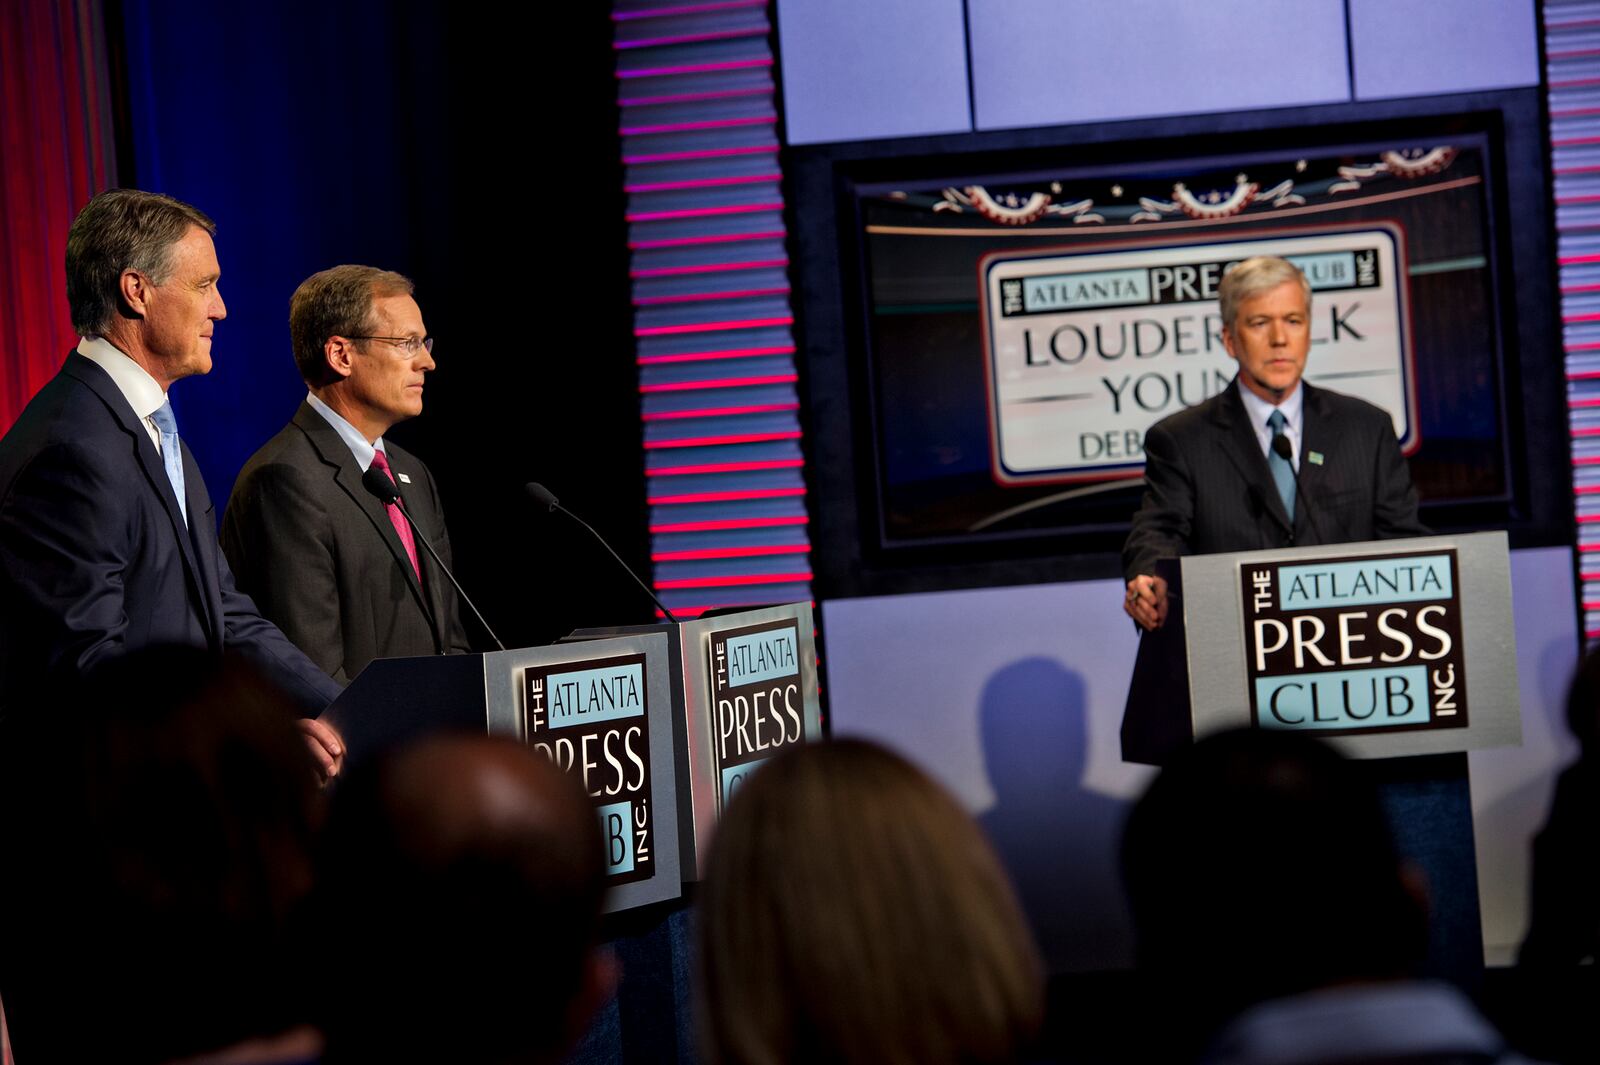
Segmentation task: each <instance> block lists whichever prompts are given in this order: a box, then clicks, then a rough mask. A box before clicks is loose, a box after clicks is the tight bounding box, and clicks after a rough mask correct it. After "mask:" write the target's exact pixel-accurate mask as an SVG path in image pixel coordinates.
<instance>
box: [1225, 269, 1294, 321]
mask: <svg viewBox="0 0 1600 1065" xmlns="http://www.w3.org/2000/svg"><path fill="white" fill-rule="evenodd" d="M1286 281H1293V282H1295V283H1296V284H1298V285H1299V286H1300V291H1301V292H1304V293H1305V296H1306V310H1308V311H1309V310H1310V309H1311V282H1310V281H1309V280H1307V278H1306V275H1305V273H1304V272H1303V271H1302V270H1301V269H1300V268H1299V267H1298V266H1296V265H1295V264H1294V263H1292V262H1290V261H1289V260H1288V259H1282V258H1279V257H1278V256H1276V255H1257V256H1256V257H1255V258H1253V259H1246V260H1245V261H1244V262H1242V263H1239V264H1238V265H1237V266H1235V267H1234V268H1233V269H1232V270H1229V271H1228V272H1227V273H1226V274H1224V275H1223V276H1222V284H1221V285H1219V286H1218V288H1217V301H1218V302H1219V303H1220V304H1221V305H1222V325H1223V328H1225V329H1232V328H1233V322H1234V319H1236V318H1238V317H1239V304H1241V303H1243V302H1244V301H1245V300H1247V299H1250V298H1251V297H1253V296H1259V295H1261V294H1262V293H1263V292H1270V291H1271V290H1273V289H1275V288H1277V287H1278V286H1279V285H1281V284H1283V283H1284V282H1286Z"/></svg>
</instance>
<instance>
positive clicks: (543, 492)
mask: <svg viewBox="0 0 1600 1065" xmlns="http://www.w3.org/2000/svg"><path fill="white" fill-rule="evenodd" d="M522 487H523V491H525V492H527V493H528V496H529V497H530V498H531V499H532V500H533V501H534V502H535V503H537V504H539V505H540V506H541V507H544V508H545V509H546V510H547V511H557V510H559V511H561V513H563V514H565V515H566V516H567V517H569V518H571V519H572V520H573V521H575V522H577V523H578V524H579V525H582V526H583V527H584V528H585V529H588V530H589V535H590V536H593V537H594V538H595V539H596V540H599V541H600V546H601V547H603V548H605V549H606V550H607V551H610V552H611V557H612V558H614V559H616V560H617V565H619V566H621V567H622V568H623V569H624V570H626V571H627V573H628V576H630V577H632V578H633V579H634V581H635V582H636V583H637V584H638V585H639V587H641V588H643V589H644V594H645V595H648V596H649V597H650V598H651V599H652V600H654V602H655V604H656V608H657V609H658V610H660V611H661V614H662V616H663V617H665V618H666V619H667V620H668V621H670V622H672V623H673V624H674V625H676V624H677V623H678V619H677V618H675V617H673V616H672V611H670V610H668V609H667V604H665V603H663V602H662V601H661V600H660V599H659V598H657V596H656V593H655V592H654V591H653V590H652V589H651V588H650V586H649V585H648V584H646V583H645V582H644V581H642V580H640V579H639V575H638V574H637V573H635V572H633V567H632V566H629V565H628V564H627V563H626V562H624V561H622V556H621V555H619V554H617V553H616V551H614V550H612V548H611V545H610V544H608V543H606V538H605V537H604V536H601V535H600V534H599V533H597V532H595V531H594V526H592V525H590V524H589V523H588V522H586V521H584V520H583V519H582V518H580V517H578V516H577V515H576V514H574V513H573V512H572V511H570V510H568V509H567V508H566V507H564V506H562V505H561V504H560V503H559V502H557V500H556V496H555V493H554V492H552V491H550V489H548V488H546V487H545V486H544V485H542V484H540V483H539V482H538V481H529V482H528V483H527V484H525V485H523V486H522Z"/></svg>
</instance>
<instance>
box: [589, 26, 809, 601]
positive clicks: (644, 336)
mask: <svg viewBox="0 0 1600 1065" xmlns="http://www.w3.org/2000/svg"><path fill="white" fill-rule="evenodd" d="M611 19H612V25H613V27H614V40H613V48H614V49H615V54H616V64H617V65H616V74H617V102H618V105H619V108H620V111H621V116H622V119H621V131H620V132H621V138H622V161H623V165H624V183H625V191H626V193H627V222H628V248H629V252H630V278H631V282H632V289H633V316H634V321H633V334H634V343H635V349H636V356H637V359H638V364H639V391H640V402H641V418H642V420H643V428H644V462H645V474H646V478H647V484H648V491H649V507H650V537H651V560H652V563H653V569H654V578H655V588H656V591H657V594H658V595H660V596H661V599H662V601H663V602H665V603H666V604H667V606H669V607H670V608H671V609H672V611H673V612H674V613H675V614H678V615H680V616H684V617H694V616H697V615H699V614H701V613H703V612H704V611H706V610H709V609H713V608H717V607H733V606H759V605H763V604H769V603H781V602H796V601H809V600H810V599H811V563H810V551H811V544H810V540H809V537H808V535H807V516H806V486H805V464H804V458H803V454H802V451H801V430H800V401H799V393H798V391H797V388H796V380H797V374H796V370H795V343H794V336H793V333H792V332H791V328H790V327H791V326H792V325H793V322H794V314H793V310H792V309H791V306H790V301H789V295H790V294H789V274H788V265H789V259H788V254H787V251H786V246H785V236H786V231H785V228H784V220H783V210H784V202H783V187H782V180H783V173H782V170H781V169H780V166H779V155H778V147H779V144H778V111H777V101H776V96H775V85H774V82H773V63H774V60H773V53H772V48H771V43H770V36H771V25H770V23H769V20H768V11H767V4H766V0H709V2H702V3H668V2H662V0H654V2H652V0H631V2H630V0H621V2H618V3H616V4H615V5H614V6H613V8H612V15H611Z"/></svg>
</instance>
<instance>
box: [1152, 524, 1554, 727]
mask: <svg viewBox="0 0 1600 1065" xmlns="http://www.w3.org/2000/svg"><path fill="white" fill-rule="evenodd" d="M1182 568H1183V569H1182V572H1183V580H1182V595H1183V603H1182V609H1183V612H1184V628H1185V630H1186V632H1187V635H1188V649H1187V667H1188V679H1189V688H1190V694H1191V703H1190V706H1191V715H1192V725H1193V735H1195V736H1201V735H1204V734H1206V733H1209V732H1214V731H1217V730H1219V729H1223V728H1235V727H1241V726H1252V725H1253V726H1255V727H1259V728H1283V729H1291V730H1296V731H1307V732H1313V733H1315V734H1317V735H1319V736H1321V737H1323V738H1325V739H1327V740H1329V741H1330V742H1332V743H1334V744H1335V745H1336V746H1338V747H1339V748H1340V749H1342V750H1343V751H1344V752H1345V753H1346V754H1349V755H1353V756H1355V757H1362V758H1391V757H1401V756H1408V755H1421V754H1439V753H1444V752H1449V751H1466V750H1476V749H1480V748H1485V747H1499V746H1508V745H1515V744H1517V743H1520V742H1521V739H1522V724H1521V713H1520V698H1519V693H1518V687H1517V659H1516V640H1515V628H1514V624H1513V618H1512V613H1511V574H1510V564H1509V556H1508V553H1507V545H1506V537H1505V534H1504V533H1500V532H1491V533H1472V534H1468V535H1463V536H1430V537H1419V538H1414V539H1404V540H1383V541H1375V542H1368V543H1357V544H1338V545H1327V546H1312V547H1298V548H1285V549H1282V550H1276V551H1250V552H1234V553H1229V554H1218V555H1193V556H1189V557H1186V558H1184V559H1183V560H1182Z"/></svg>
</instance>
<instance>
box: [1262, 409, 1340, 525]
mask: <svg viewBox="0 0 1600 1065" xmlns="http://www.w3.org/2000/svg"><path fill="white" fill-rule="evenodd" d="M1272 451H1273V454H1275V455H1277V456H1278V457H1279V458H1280V459H1282V460H1283V461H1285V462H1287V463H1288V464H1289V472H1290V473H1291V474H1293V475H1294V497H1295V499H1296V500H1297V501H1299V502H1301V503H1304V504H1305V505H1306V519H1307V520H1308V521H1310V522H1311V531H1312V532H1314V533H1316V534H1317V542H1318V543H1326V542H1327V541H1326V540H1324V539H1323V536H1322V529H1321V528H1320V527H1319V526H1318V525H1317V509H1316V508H1315V507H1313V506H1312V505H1311V497H1310V496H1308V495H1306V490H1305V487H1304V486H1303V485H1301V483H1300V470H1299V468H1298V467H1296V466H1295V464H1294V447H1293V446H1291V445H1290V443H1289V438H1288V437H1287V436H1285V435H1284V434H1283V433H1278V434H1277V435H1276V436H1274V437H1273V438H1272Z"/></svg>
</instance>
